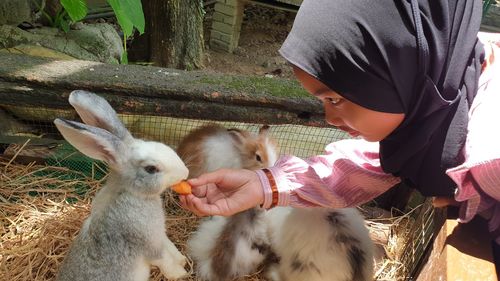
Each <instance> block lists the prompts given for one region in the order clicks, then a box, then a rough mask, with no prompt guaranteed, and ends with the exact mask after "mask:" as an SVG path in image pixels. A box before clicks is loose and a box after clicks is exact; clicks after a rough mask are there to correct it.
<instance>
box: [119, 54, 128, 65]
mask: <svg viewBox="0 0 500 281" xmlns="http://www.w3.org/2000/svg"><path fill="white" fill-rule="evenodd" d="M120 61H121V62H120V63H121V64H128V54H127V51H125V52H123V54H122V57H121V59H120Z"/></svg>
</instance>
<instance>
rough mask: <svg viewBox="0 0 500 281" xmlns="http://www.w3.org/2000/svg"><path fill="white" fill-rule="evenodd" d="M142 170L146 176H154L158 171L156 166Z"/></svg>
mask: <svg viewBox="0 0 500 281" xmlns="http://www.w3.org/2000/svg"><path fill="white" fill-rule="evenodd" d="M144 170H146V172H147V173H148V174H155V173H157V172H159V171H160V170H159V169H158V168H157V167H156V166H153V165H149V166H146V167H144Z"/></svg>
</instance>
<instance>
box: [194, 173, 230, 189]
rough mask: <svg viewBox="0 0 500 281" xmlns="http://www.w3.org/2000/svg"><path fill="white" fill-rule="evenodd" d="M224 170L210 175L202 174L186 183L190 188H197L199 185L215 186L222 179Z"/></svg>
mask: <svg viewBox="0 0 500 281" xmlns="http://www.w3.org/2000/svg"><path fill="white" fill-rule="evenodd" d="M224 176H225V170H224V169H222V170H217V171H215V172H212V173H206V174H203V175H201V176H199V177H197V178H193V179H189V180H188V182H189V184H190V185H191V186H193V187H197V186H201V185H208V184H217V183H219V182H221V181H222V180H223V179H224Z"/></svg>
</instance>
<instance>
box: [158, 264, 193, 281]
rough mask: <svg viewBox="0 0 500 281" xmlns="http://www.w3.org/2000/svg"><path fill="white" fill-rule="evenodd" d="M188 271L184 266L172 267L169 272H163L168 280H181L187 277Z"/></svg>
mask: <svg viewBox="0 0 500 281" xmlns="http://www.w3.org/2000/svg"><path fill="white" fill-rule="evenodd" d="M187 274H188V273H187V271H186V270H185V269H184V266H177V265H175V266H172V267H170V268H169V270H167V272H163V275H165V277H167V278H168V279H174V280H175V279H179V278H183V277H186V276H187Z"/></svg>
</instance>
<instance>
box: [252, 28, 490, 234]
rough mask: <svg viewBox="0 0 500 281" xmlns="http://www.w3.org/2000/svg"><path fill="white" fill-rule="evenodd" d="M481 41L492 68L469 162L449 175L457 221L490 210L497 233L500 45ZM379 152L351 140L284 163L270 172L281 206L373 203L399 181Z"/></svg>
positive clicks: (475, 112) (477, 107)
mask: <svg viewBox="0 0 500 281" xmlns="http://www.w3.org/2000/svg"><path fill="white" fill-rule="evenodd" d="M496 38H497V39H498V37H496ZM481 41H483V42H484V43H485V49H486V50H487V58H489V65H488V66H487V67H486V69H485V70H484V71H483V73H482V74H481V77H480V81H479V89H478V93H477V96H476V98H475V99H474V102H473V104H472V106H471V109H470V111H469V124H468V134H467V140H466V144H465V146H464V149H463V153H464V155H465V159H466V160H465V162H464V163H463V164H462V165H460V166H458V167H454V168H452V169H449V170H448V171H447V172H446V173H447V175H448V176H449V177H450V178H452V179H453V180H454V181H455V183H456V184H457V189H456V194H455V199H456V200H457V201H459V202H462V204H461V214H460V218H459V220H460V221H461V222H468V221H470V220H471V219H472V218H473V217H474V216H475V215H476V214H477V213H478V212H483V211H486V210H488V211H491V213H492V214H493V215H492V218H491V220H490V225H489V226H490V231H495V230H500V124H499V123H500V109H499V106H500V48H499V46H500V40H498V41H497V43H496V44H497V45H498V46H496V45H495V44H493V43H488V42H486V41H488V40H484V39H483V38H481ZM495 58H497V60H495ZM378 148H379V145H378V143H369V142H366V141H364V140H361V139H350V140H342V141H338V142H335V143H331V144H329V145H328V146H327V147H326V149H325V154H324V155H319V156H314V157H311V158H308V159H300V158H298V157H294V156H284V157H282V158H280V159H279V160H278V161H277V163H276V164H275V165H274V166H273V167H271V168H270V169H269V170H270V171H271V173H272V174H273V176H274V178H275V181H276V185H277V188H278V191H279V200H278V205H279V206H287V205H290V206H295V207H309V206H324V207H333V208H344V207H352V206H356V205H360V204H363V203H366V202H368V201H370V200H372V199H374V198H375V197H377V196H378V195H380V194H382V193H384V192H385V191H387V190H388V189H389V188H391V187H392V186H394V185H395V184H396V183H398V182H399V181H400V179H399V178H397V177H394V176H393V175H391V174H387V173H385V172H384V171H383V170H382V168H381V166H380V160H379V152H378ZM257 173H258V175H259V177H260V179H261V182H262V185H263V187H264V204H263V206H264V207H265V208H269V207H270V205H271V200H272V199H271V194H272V192H271V187H270V185H269V182H268V180H267V178H266V176H265V174H264V173H263V172H262V171H258V172H257ZM497 242H500V238H499V239H497Z"/></svg>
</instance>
